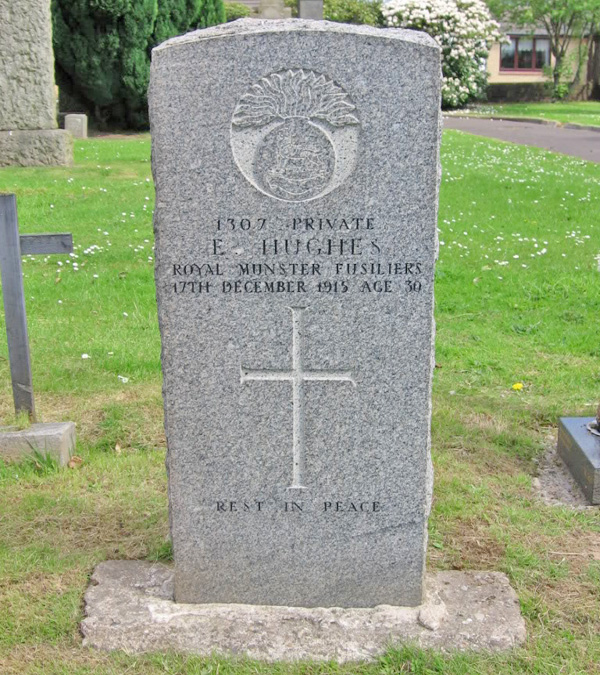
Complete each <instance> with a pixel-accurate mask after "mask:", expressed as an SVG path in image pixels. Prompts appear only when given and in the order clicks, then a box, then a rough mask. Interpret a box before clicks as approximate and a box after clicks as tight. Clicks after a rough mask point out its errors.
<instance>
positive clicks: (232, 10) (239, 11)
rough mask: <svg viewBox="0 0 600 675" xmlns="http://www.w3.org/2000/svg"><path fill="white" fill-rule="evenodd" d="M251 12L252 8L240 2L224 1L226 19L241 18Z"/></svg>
mask: <svg viewBox="0 0 600 675" xmlns="http://www.w3.org/2000/svg"><path fill="white" fill-rule="evenodd" d="M250 14H252V10H251V9H250V7H248V5H244V4H242V3H241V2H226V3H225V16H226V17H227V21H235V20H236V19H243V18H245V17H247V16H250Z"/></svg>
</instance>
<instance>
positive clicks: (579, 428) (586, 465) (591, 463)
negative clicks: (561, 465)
mask: <svg viewBox="0 0 600 675" xmlns="http://www.w3.org/2000/svg"><path fill="white" fill-rule="evenodd" d="M595 421H596V418H595V417H561V418H560V420H559V421H558V454H559V455H560V456H561V457H562V459H563V461H564V462H565V464H566V465H567V466H568V467H569V471H570V472H571V474H572V475H573V478H575V480H576V481H577V483H578V484H579V485H580V486H581V489H582V490H583V493H584V494H585V496H586V498H587V499H588V500H589V502H590V504H600V436H596V435H594V434H593V433H591V432H590V431H589V430H588V425H589V424H593V423H594V422H595Z"/></svg>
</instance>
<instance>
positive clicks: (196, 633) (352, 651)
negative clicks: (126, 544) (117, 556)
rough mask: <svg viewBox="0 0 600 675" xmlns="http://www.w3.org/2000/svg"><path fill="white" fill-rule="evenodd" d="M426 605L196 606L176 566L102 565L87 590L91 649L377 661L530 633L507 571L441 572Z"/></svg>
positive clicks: (506, 641) (516, 640)
mask: <svg viewBox="0 0 600 675" xmlns="http://www.w3.org/2000/svg"><path fill="white" fill-rule="evenodd" d="M427 588H428V591H427V599H426V602H425V603H424V604H423V605H421V606H419V607H391V606H388V605H381V606H378V607H374V608H370V609H342V608H335V607H333V608H303V607H267V606H258V605H256V606H255V605H220V604H207V605H192V604H177V603H175V602H173V600H172V598H173V569H172V568H170V567H167V566H166V565H161V564H158V563H148V562H143V561H135V560H133V561H132V560H119V561H109V562H104V563H100V564H99V565H98V566H97V567H96V570H95V571H94V574H93V576H92V585H91V586H90V587H89V588H88V590H87V592H86V594H85V614H86V618H85V619H84V621H83V622H82V624H81V630H82V633H83V635H84V640H83V644H84V645H85V646H90V647H96V648H97V649H104V650H113V649H122V650H125V651H127V652H130V653H141V652H161V651H167V650H175V651H179V652H188V653H194V654H199V655H206V656H208V655H210V654H215V653H216V654H222V655H243V656H247V657H249V658H253V659H259V660H263V661H297V660H302V659H311V660H317V661H325V660H335V661H338V662H345V661H359V660H364V659H373V658H376V657H377V656H379V655H380V654H382V653H383V652H384V651H385V650H386V648H388V647H390V646H395V645H396V646H397V645H401V644H403V643H411V644H418V645H420V646H422V647H431V648H435V649H440V650H453V649H459V650H466V649H469V650H472V649H475V650H481V649H487V650H494V651H497V650H503V649H510V648H511V647H514V646H516V645H519V644H521V643H522V642H523V641H524V640H525V636H526V633H525V623H524V621H523V618H522V616H521V613H520V609H519V601H518V598H517V596H516V594H515V592H514V591H513V589H512V588H511V587H510V584H509V582H508V579H507V577H506V576H505V575H504V574H501V573H499V572H438V573H437V574H434V575H431V576H429V577H428V578H427Z"/></svg>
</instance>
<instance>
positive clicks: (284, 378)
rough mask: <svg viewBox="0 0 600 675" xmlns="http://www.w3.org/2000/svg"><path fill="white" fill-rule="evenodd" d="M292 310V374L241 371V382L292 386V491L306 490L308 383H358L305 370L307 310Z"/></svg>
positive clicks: (339, 374) (347, 376) (346, 374)
mask: <svg viewBox="0 0 600 675" xmlns="http://www.w3.org/2000/svg"><path fill="white" fill-rule="evenodd" d="M290 309H291V310H292V368H291V370H267V369H261V370H252V369H250V368H247V367H245V366H242V367H241V371H242V372H241V378H240V381H241V383H242V384H243V383H244V382H250V381H255V380H261V381H268V382H291V383H292V403H293V414H294V421H293V469H292V484H291V485H290V488H299V489H304V486H303V485H302V483H303V481H304V460H305V446H304V423H305V417H304V383H305V382H351V383H352V386H353V387H356V382H355V381H354V378H353V376H352V371H350V370H304V363H303V360H302V336H303V313H304V311H305V310H306V307H290Z"/></svg>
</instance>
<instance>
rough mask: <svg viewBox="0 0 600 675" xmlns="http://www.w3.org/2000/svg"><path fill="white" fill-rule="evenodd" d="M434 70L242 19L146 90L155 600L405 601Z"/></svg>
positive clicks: (430, 215) (185, 46)
mask: <svg viewBox="0 0 600 675" xmlns="http://www.w3.org/2000/svg"><path fill="white" fill-rule="evenodd" d="M440 79H441V78H440V53H439V49H438V47H437V45H436V43H435V42H434V41H433V40H432V39H431V38H429V37H428V36H426V35H424V34H421V33H416V32H411V31H401V30H396V29H386V30H380V29H375V28H370V27H366V26H349V25H342V24H333V23H327V22H312V21H303V20H291V21H260V20H241V21H236V22H234V23H231V24H226V25H223V26H218V27H214V28H208V29H205V30H201V31H197V32H195V33H190V34H188V35H185V36H182V37H180V38H175V39H172V40H169V41H168V42H166V43H164V44H162V45H161V46H159V47H157V48H156V49H155V50H154V52H153V61H152V76H151V86H150V114H151V130H152V143H153V147H152V157H153V172H154V178H155V182H156V190H157V199H156V213H155V231H156V285H157V296H158V307H159V320H160V327H161V335H162V364H163V372H164V397H165V416H166V429H167V438H168V460H167V462H168V472H169V495H170V510H171V533H172V538H173V547H174V558H175V599H176V601H177V602H191V603H217V602H218V603H250V604H266V605H288V606H289V605H292V606H293V605H297V606H304V607H313V606H321V607H327V606H344V607H373V606H375V605H379V604H388V605H413V606H414V605H418V604H419V603H420V602H421V600H422V597H423V575H424V567H425V550H426V543H427V519H428V515H429V510H430V505H431V496H432V468H431V459H430V416H431V380H432V369H433V364H434V358H433V276H434V261H435V258H436V255H437V237H436V216H437V201H438V199H437V195H438V180H439V141H440Z"/></svg>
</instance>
